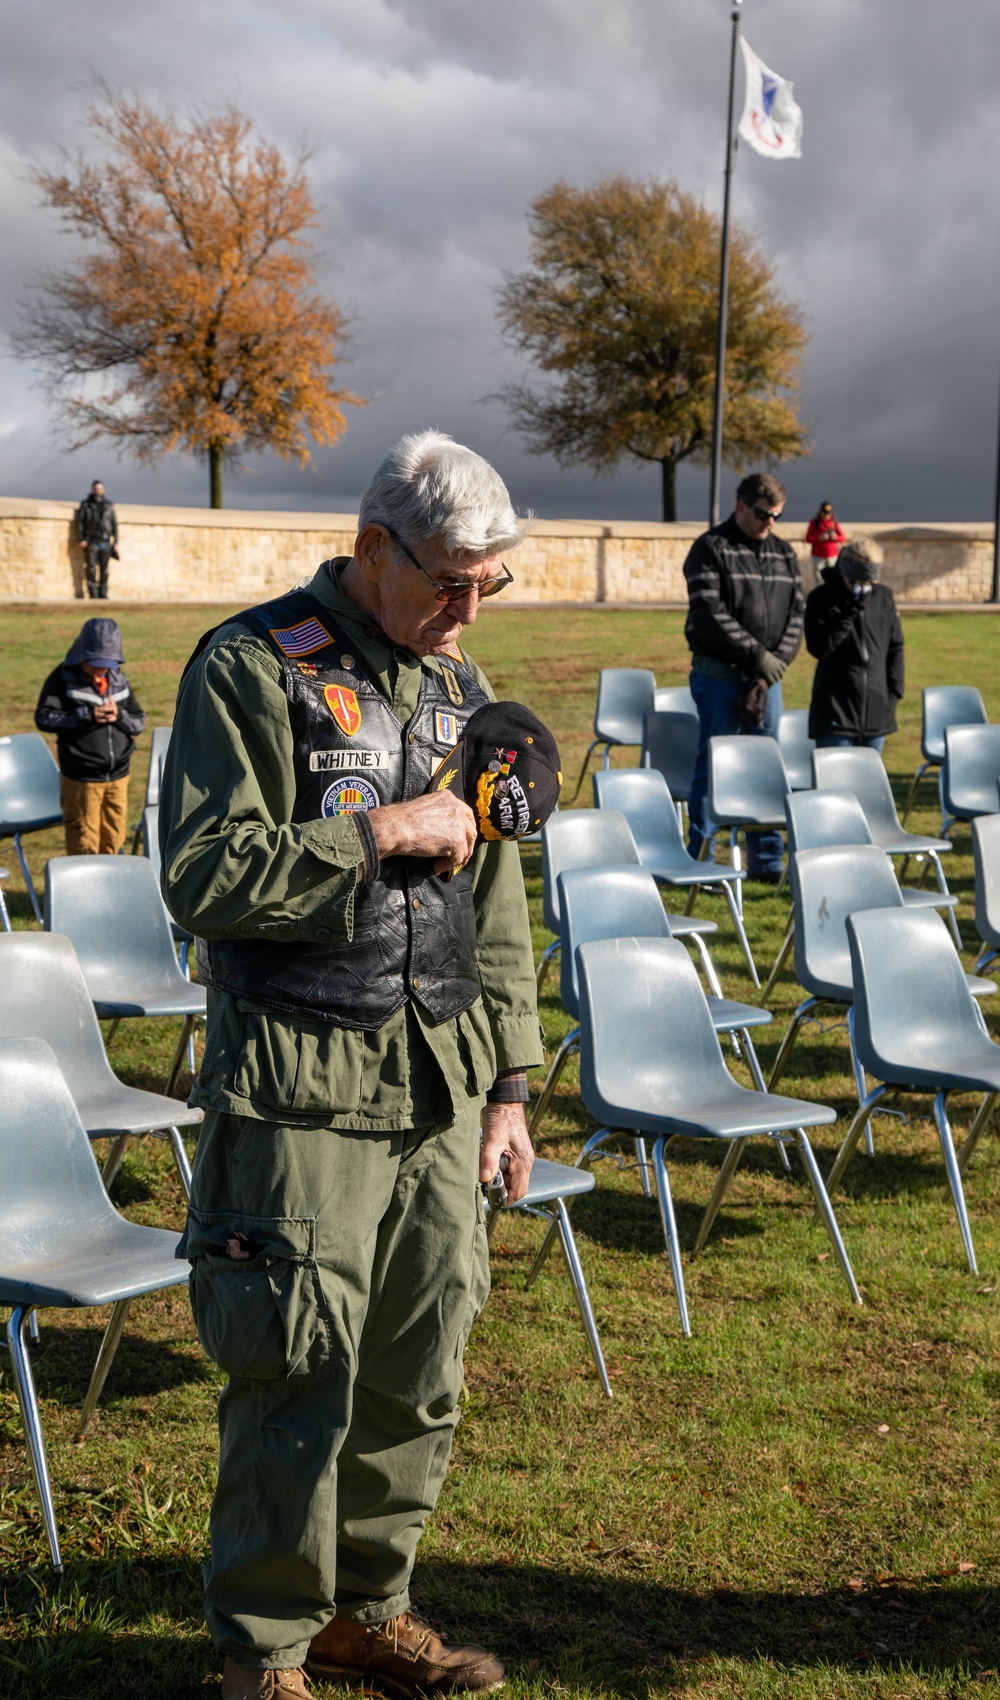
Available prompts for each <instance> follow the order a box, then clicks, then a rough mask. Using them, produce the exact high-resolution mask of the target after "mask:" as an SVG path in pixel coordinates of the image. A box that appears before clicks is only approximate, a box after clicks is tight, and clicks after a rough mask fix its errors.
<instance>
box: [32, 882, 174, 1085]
mask: <svg viewBox="0 0 1000 1700" xmlns="http://www.w3.org/2000/svg"><path fill="white" fill-rule="evenodd" d="M45 930H46V932H50V933H65V934H66V936H67V937H68V938H69V939H71V940H72V943H73V948H74V949H75V951H76V954H77V956H78V958H79V960H80V967H81V968H82V969H83V977H84V979H85V980H86V982H87V990H88V992H89V993H90V996H91V998H92V1000H93V1003H94V1007H95V1009H96V1010H97V1014H98V1016H99V1017H100V1018H101V1019H102V1020H110V1021H111V1022H112V1027H111V1031H110V1032H109V1034H108V1044H110V1043H111V1040H112V1039H113V1038H114V1035H115V1032H116V1031H117V1028H118V1023H119V1022H120V1021H123V1020H127V1019H134V1018H138V1017H142V1018H145V1017H149V1016H180V1017H181V1018H182V1020H183V1024H184V1025H183V1028H182V1030H181V1036H180V1039H179V1040H178V1044H177V1051H176V1053H175V1056H174V1060H173V1064H172V1066H171V1070H170V1074H169V1077H168V1080H167V1085H166V1088H165V1090H166V1093H167V1096H168V1097H170V1096H172V1094H173V1090H174V1087H175V1085H176V1084H177V1077H178V1075H179V1073H180V1067H181V1062H182V1061H183V1058H184V1052H185V1050H186V1048H187V1042H188V1039H189V1038H190V1036H191V1034H192V1033H193V1031H194V1026H195V1022H196V1021H198V1020H199V1019H200V1020H204V1018H205V988H204V986H199V985H196V984H193V983H192V982H191V981H190V980H186V979H185V978H184V975H183V974H182V973H181V970H180V967H179V965H178V962H177V957H176V955H175V954H174V944H173V939H172V938H171V936H170V924H169V922H168V919H167V912H166V910H165V908H164V907H163V899H162V897H161V896H160V888H159V886H158V885H157V883H156V875H155V874H154V873H153V870H152V867H151V866H150V864H149V862H148V861H147V859H146V857H145V856H65V857H62V858H60V859H59V860H58V861H52V862H49V863H47V864H46V868H45Z"/></svg>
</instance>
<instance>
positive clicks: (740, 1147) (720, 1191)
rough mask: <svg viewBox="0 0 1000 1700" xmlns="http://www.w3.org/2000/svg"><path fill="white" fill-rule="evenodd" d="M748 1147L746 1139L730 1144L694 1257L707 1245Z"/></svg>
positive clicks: (695, 1245)
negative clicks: (730, 1184)
mask: <svg viewBox="0 0 1000 1700" xmlns="http://www.w3.org/2000/svg"><path fill="white" fill-rule="evenodd" d="M746 1145H747V1141H746V1140H745V1139H734V1140H732V1141H731V1142H730V1145H729V1149H728V1151H727V1152H726V1155H725V1156H724V1157H723V1159H722V1167H721V1168H720V1170H719V1173H718V1176H717V1177H716V1182H715V1186H714V1187H713V1188H712V1196H711V1198H710V1199H709V1201H708V1205H707V1207H706V1209H705V1214H704V1216H703V1217H702V1219H701V1226H700V1228H699V1229H698V1238H697V1239H696V1240H695V1242H694V1250H693V1252H692V1253H691V1256H692V1257H697V1256H698V1253H699V1252H700V1251H701V1248H702V1246H703V1245H704V1244H705V1241H706V1240H707V1239H708V1236H709V1234H710V1233H711V1231H712V1227H713V1224H714V1222H715V1218H716V1216H717V1215H718V1214H719V1209H720V1207H721V1205H722V1200H723V1199H724V1198H725V1196H726V1193H727V1192H728V1191H729V1183H730V1181H731V1180H732V1178H733V1176H734V1175H735V1173H736V1170H737V1168H738V1167H739V1161H740V1158H741V1157H742V1155H743V1152H744V1150H745V1148H746Z"/></svg>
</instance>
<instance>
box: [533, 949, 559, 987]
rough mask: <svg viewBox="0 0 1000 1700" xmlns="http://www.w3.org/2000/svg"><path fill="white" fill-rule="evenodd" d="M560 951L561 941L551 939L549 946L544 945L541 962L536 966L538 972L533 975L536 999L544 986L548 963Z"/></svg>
mask: <svg viewBox="0 0 1000 1700" xmlns="http://www.w3.org/2000/svg"><path fill="white" fill-rule="evenodd" d="M561 949H562V939H553V940H552V943H551V944H550V945H546V947H545V949H544V950H543V951H542V960H541V962H540V963H539V964H538V972H537V973H536V975H535V995H536V997H538V996H540V995H541V990H542V987H543V986H544V984H545V976H546V974H547V973H548V971H549V963H550V962H551V961H552V958H553V957H554V956H558V955H559V952H560V950H561Z"/></svg>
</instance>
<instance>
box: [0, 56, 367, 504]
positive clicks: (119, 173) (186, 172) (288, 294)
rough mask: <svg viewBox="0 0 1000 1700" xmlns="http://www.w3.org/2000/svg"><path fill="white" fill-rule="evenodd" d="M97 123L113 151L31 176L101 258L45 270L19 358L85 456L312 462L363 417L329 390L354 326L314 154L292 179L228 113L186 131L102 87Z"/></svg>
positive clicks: (218, 490)
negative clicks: (331, 294)
mask: <svg viewBox="0 0 1000 1700" xmlns="http://www.w3.org/2000/svg"><path fill="white" fill-rule="evenodd" d="M103 92H104V105H103V106H102V107H101V108H98V109H94V110H92V111H91V112H90V114H89V115H88V124H89V127H90V128H91V130H92V131H94V132H95V133H96V135H97V136H98V137H99V138H100V140H101V141H102V142H103V144H104V148H105V158H104V159H103V160H102V161H101V162H100V163H93V162H90V161H87V160H86V159H84V158H83V157H82V156H81V157H79V158H77V159H75V160H73V161H69V160H64V162H63V166H64V169H63V170H61V171H45V170H41V169H39V170H36V171H35V172H34V173H33V177H34V181H35V183H36V184H37V185H38V187H39V188H40V190H41V191H42V195H43V198H44V200H45V202H47V203H48V205H50V206H51V207H53V208H55V209H56V211H57V212H59V213H60V214H61V216H62V219H63V221H64V223H65V224H66V225H68V226H69V227H70V229H72V230H73V231H75V233H76V234H77V235H78V236H79V237H82V238H83V240H84V242H85V243H86V244H87V245H88V250H89V251H88V252H87V253H86V255H85V257H84V258H83V259H82V260H81V262H80V263H79V264H78V265H77V266H76V267H75V268H74V269H72V270H67V271H65V272H58V273H51V274H48V275H47V276H46V277H44V278H43V279H42V280H41V286H40V289H39V291H38V293H37V294H36V295H35V296H34V297H33V299H32V300H31V301H30V303H28V304H27V305H26V306H25V308H24V310H23V320H22V329H21V332H20V334H19V336H18V337H17V339H16V341H17V346H18V348H19V351H20V352H21V353H23V354H26V355H27V356H29V357H30V358H32V359H34V360H37V361H39V362H40V363H41V364H42V365H43V366H44V367H45V368H46V370H47V373H48V384H49V389H50V392H51V393H52V395H53V398H54V399H55V400H56V402H57V404H58V406H59V409H60V413H61V416H62V420H63V422H64V424H65V426H66V427H67V430H68V434H69V437H70V440H71V442H72V444H73V446H75V447H79V446H81V445H82V444H84V443H88V442H91V441H93V440H95V439H97V438H111V439H112V440H113V441H117V442H118V443H120V444H121V445H122V446H123V448H127V449H128V450H129V451H131V452H133V453H135V454H136V456H137V457H138V459H140V460H141V461H146V462H149V461H153V460H155V459H156V458H157V457H159V456H160V455H163V454H167V453H169V452H171V451H172V450H176V449H183V450H185V451H187V452H188V453H190V454H193V455H199V456H200V455H204V456H206V457H207V459H208V463H209V470H210V485H211V498H212V506H213V507H221V506H222V466H223V463H224V462H226V463H228V464H230V465H231V466H233V467H238V466H239V463H240V461H241V459H242V457H243V456H244V455H245V454H246V453H248V452H253V451H260V450H270V451H271V452H273V453H274V454H277V455H280V456H281V457H282V458H283V459H295V460H297V461H299V462H300V463H304V462H305V461H307V460H308V459H309V454H310V444H311V442H320V443H332V442H335V441H336V439H337V438H338V437H339V436H340V435H341V434H342V432H343V431H344V430H345V429H346V420H345V418H344V412H343V407H344V404H346V403H353V404H354V405H356V406H363V405H364V403H363V402H362V401H361V400H360V398H359V397H357V396H354V395H351V394H349V393H348V392H347V391H346V390H342V389H338V388H336V387H335V385H334V382H333V369H334V367H335V365H336V360H337V351H338V347H339V346H340V345H342V344H343V342H344V337H345V321H344V318H343V316H342V314H341V313H340V312H339V310H338V308H337V307H336V306H335V305H334V304H333V303H332V302H330V301H327V300H324V299H323V298H322V297H321V296H320V294H319V293H318V292H317V288H316V283H315V279H314V276H313V269H312V250H311V248H310V246H309V243H308V241H307V239H306V235H307V233H308V232H309V231H310V230H312V229H314V228H315V227H316V224H317V215H316V207H315V204H314V202H313V199H312V196H311V194H310V192H309V187H308V184H307V182H306V175H305V164H306V161H305V158H304V157H300V158H299V159H298V160H297V161H296V162H295V163H294V164H293V165H292V166H291V167H289V165H288V164H287V163H286V161H285V160H284V158H283V157H282V155H281V153H280V151H279V149H278V148H277V147H275V146H274V145H273V144H272V143H269V142H266V141H264V140H262V139H261V138H260V137H259V136H257V135H255V133H254V130H253V126H252V124H251V122H250V120H249V118H247V117H246V116H245V115H244V114H242V113H240V112H238V111H236V110H234V109H231V108H230V109H227V110H225V111H222V112H217V113H212V114H210V115H208V116H206V117H198V118H195V119H194V120H193V121H191V122H190V123H188V124H182V123H181V122H179V121H178V120H177V119H176V118H174V117H172V116H170V115H169V114H162V113H159V112H156V111H155V110H153V108H151V107H149V106H147V105H145V104H144V103H143V102H142V101H140V100H138V99H133V100H127V99H124V98H122V97H120V96H117V95H115V94H113V93H112V92H111V91H109V90H106V89H105V90H104V91H103Z"/></svg>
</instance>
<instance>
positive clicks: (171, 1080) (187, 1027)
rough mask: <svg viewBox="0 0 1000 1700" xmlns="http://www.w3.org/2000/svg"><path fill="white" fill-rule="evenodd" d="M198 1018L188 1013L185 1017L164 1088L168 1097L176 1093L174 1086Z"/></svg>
mask: <svg viewBox="0 0 1000 1700" xmlns="http://www.w3.org/2000/svg"><path fill="white" fill-rule="evenodd" d="M197 1019H198V1017H197V1016H196V1015H186V1016H185V1017H184V1026H183V1027H182V1028H181V1036H180V1038H179V1039H178V1041H177V1049H176V1051H175V1052H174V1060H173V1062H172V1063H171V1065H170V1073H169V1075H168V1076H167V1084H166V1086H165V1087H164V1088H163V1091H164V1095H165V1096H166V1097H167V1098H172V1097H173V1095H174V1087H175V1086H176V1085H177V1081H178V1077H179V1075H180V1072H181V1063H182V1062H183V1061H184V1053H185V1051H186V1050H187V1042H188V1040H189V1039H190V1037H191V1035H192V1033H193V1032H194V1024H195V1022H196V1021H197Z"/></svg>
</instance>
